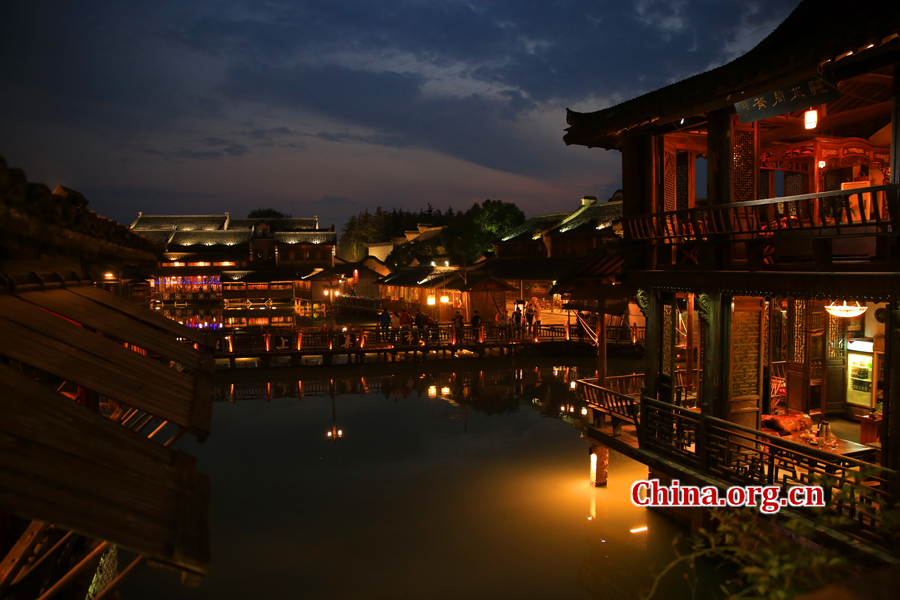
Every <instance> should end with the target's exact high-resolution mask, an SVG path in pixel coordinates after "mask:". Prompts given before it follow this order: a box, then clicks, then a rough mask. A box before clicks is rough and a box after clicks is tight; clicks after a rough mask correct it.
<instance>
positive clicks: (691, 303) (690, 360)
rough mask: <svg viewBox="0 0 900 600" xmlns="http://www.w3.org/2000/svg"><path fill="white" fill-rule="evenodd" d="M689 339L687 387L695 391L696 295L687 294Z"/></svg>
mask: <svg viewBox="0 0 900 600" xmlns="http://www.w3.org/2000/svg"><path fill="white" fill-rule="evenodd" d="M686 304H687V339H686V340H685V344H684V346H685V350H686V351H687V357H685V358H686V360H685V363H684V370H685V381H684V383H685V385H687V389H688V390H692V389H694V294H687V301H686Z"/></svg>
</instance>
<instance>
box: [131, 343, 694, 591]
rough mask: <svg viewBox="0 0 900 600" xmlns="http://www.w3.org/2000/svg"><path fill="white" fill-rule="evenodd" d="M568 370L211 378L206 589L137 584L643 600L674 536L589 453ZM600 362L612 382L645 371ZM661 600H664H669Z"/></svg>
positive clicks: (568, 364) (205, 452) (581, 369)
mask: <svg viewBox="0 0 900 600" xmlns="http://www.w3.org/2000/svg"><path fill="white" fill-rule="evenodd" d="M593 368H594V365H593V362H592V361H591V360H583V359H581V360H580V359H577V358H571V357H560V358H546V357H545V358H529V359H521V358H517V359H512V360H510V359H482V360H454V361H433V362H428V363H412V364H390V365H385V364H381V365H376V364H370V365H366V364H364V365H354V366H344V367H330V368H325V367H314V368H310V367H307V368H293V369H289V368H285V369H265V370H263V369H247V370H241V371H225V372H219V373H217V382H216V383H217V385H216V399H217V402H216V403H215V405H214V410H213V428H212V435H211V436H210V438H209V439H208V440H207V442H206V443H204V444H199V443H196V442H194V441H191V440H188V439H187V438H183V439H182V441H180V442H179V447H180V448H182V449H184V450H186V451H187V452H190V453H191V454H193V455H195V456H196V457H197V460H198V468H199V469H200V470H201V471H203V472H205V473H207V474H209V475H210V477H211V479H212V492H213V496H212V569H211V571H210V573H209V575H208V576H207V577H206V578H205V580H204V582H203V583H202V585H201V586H200V587H199V588H196V589H192V588H188V587H184V586H182V585H181V584H180V581H179V577H178V575H177V574H175V573H170V572H167V571H162V570H159V569H155V568H150V567H145V568H143V569H141V570H140V571H139V572H138V573H137V574H136V575H135V576H134V577H133V578H132V579H131V581H130V583H129V584H128V585H127V586H126V587H125V588H124V589H123V590H122V597H123V598H124V599H126V600H130V599H135V600H137V599H144V598H147V599H151V598H152V599H160V598H167V599H168V598H223V599H224V598H329V599H341V598H348V599H350V598H352V599H354V600H357V599H368V598H379V599H380V598H392V599H393V598H423V599H424V598H448V599H449V598H453V599H456V598H470V599H482V598H484V599H487V598H491V599H496V598H554V599H560V598H585V599H590V598H638V597H639V594H640V591H641V590H646V589H647V588H649V586H650V584H651V582H652V573H653V572H658V571H659V570H660V569H661V568H662V566H664V565H665V564H666V563H667V562H668V561H670V560H671V559H672V558H673V556H674V555H673V551H672V542H673V540H674V539H675V538H676V537H677V536H678V535H680V534H683V533H684V531H683V530H682V529H681V528H680V527H679V526H677V525H676V524H674V523H673V522H672V521H670V520H669V519H668V518H666V517H664V516H661V515H659V514H657V513H655V512H653V511H651V510H647V509H643V508H638V507H635V506H633V505H632V503H631V501H630V499H629V488H630V484H631V482H633V481H634V480H636V479H643V478H645V477H646V475H647V469H646V467H644V466H643V465H640V464H638V463H636V462H634V461H631V460H630V459H627V458H626V457H624V456H622V455H619V454H617V453H615V452H611V453H610V455H611V456H610V468H609V485H608V486H607V487H606V488H594V487H592V486H591V485H590V483H589V475H590V473H589V470H590V460H589V448H590V444H589V443H588V442H586V441H585V440H584V439H583V437H582V429H583V421H582V418H581V408H582V407H581V405H580V404H579V403H578V401H577V399H576V398H575V395H574V392H572V391H571V390H570V381H571V380H573V379H575V378H577V377H579V376H589V375H590V374H592V371H593ZM639 368H640V365H639V364H635V361H634V360H630V361H629V360H621V359H620V360H616V359H613V360H612V361H611V367H610V370H611V371H612V372H611V374H617V373H630V372H632V371H634V370H635V369H639ZM679 595H680V594H676V595H674V596H673V595H671V594H668V595H667V594H663V595H660V596H658V597H660V598H664V597H678V596H679Z"/></svg>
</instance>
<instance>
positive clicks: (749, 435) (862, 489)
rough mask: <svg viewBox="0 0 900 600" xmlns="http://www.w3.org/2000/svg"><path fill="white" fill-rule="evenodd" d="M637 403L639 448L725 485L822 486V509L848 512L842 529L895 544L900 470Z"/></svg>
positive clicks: (691, 413) (686, 412)
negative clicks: (892, 515) (893, 511)
mask: <svg viewBox="0 0 900 600" xmlns="http://www.w3.org/2000/svg"><path fill="white" fill-rule="evenodd" d="M640 405H641V423H642V429H643V435H642V437H641V448H642V449H645V450H648V451H650V452H653V453H654V454H657V455H659V456H663V457H666V458H669V459H671V460H674V461H675V462H677V463H679V464H681V465H684V466H685V467H688V468H691V469H694V470H696V471H698V472H700V473H702V474H704V475H707V476H710V477H713V478H715V479H717V480H718V481H721V482H723V483H726V484H731V485H743V486H747V485H767V486H778V487H780V488H781V489H782V495H783V497H784V495H785V494H786V493H787V490H788V488H791V487H794V486H810V485H813V486H820V487H822V488H823V492H824V494H825V503H826V507H825V508H824V509H819V510H824V512H825V513H826V514H829V515H833V516H838V515H840V516H842V517H845V518H846V519H847V520H848V521H847V524H846V525H843V526H841V527H840V529H841V530H842V531H845V532H846V533H850V534H852V535H854V536H856V537H858V538H860V539H863V540H865V541H867V542H870V543H873V544H876V545H878V546H882V547H885V548H890V547H892V544H895V543H896V539H895V537H894V536H893V535H892V532H891V528H890V527H889V526H888V525H889V523H888V524H886V522H885V521H886V519H885V510H886V509H890V508H891V507H893V506H894V505H895V503H896V500H897V491H898V482H900V479H898V474H897V472H896V471H892V470H889V469H885V468H882V467H878V466H875V465H872V464H869V463H865V462H861V461H859V460H855V459H853V458H848V457H845V456H841V455H838V454H835V453H832V452H828V451H825V450H819V449H817V448H812V447H810V446H806V445H804V444H800V443H796V442H792V441H789V440H786V439H784V438H780V437H778V436H777V435H769V434H766V433H762V432H760V431H756V430H754V429H749V428H747V427H742V426H740V425H737V424H735V423H730V422H728V421H724V420H722V419H717V418H714V417H710V416H707V415H702V414H700V413H699V412H695V411H691V410H688V409H683V408H679V407H677V406H673V405H671V404H667V403H664V402H658V401H656V400H650V399H648V398H642V399H641V400H640ZM797 510H800V511H801V512H808V513H810V514H814V510H815V509H811V508H797ZM889 520H890V519H889V518H888V521H889Z"/></svg>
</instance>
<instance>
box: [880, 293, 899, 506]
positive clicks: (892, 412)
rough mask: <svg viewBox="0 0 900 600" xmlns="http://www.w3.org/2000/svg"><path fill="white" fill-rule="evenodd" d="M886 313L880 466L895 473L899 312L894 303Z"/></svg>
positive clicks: (897, 418)
mask: <svg viewBox="0 0 900 600" xmlns="http://www.w3.org/2000/svg"><path fill="white" fill-rule="evenodd" d="M887 309H888V310H887V321H886V322H885V324H884V360H885V361H886V364H885V370H886V372H885V374H884V375H885V379H887V381H889V383H888V389H887V393H886V394H885V398H884V402H883V404H882V413H881V418H882V437H881V462H882V464H883V465H884V466H886V467H888V468H889V469H897V468H898V467H900V310H898V304H897V302H890V303H888V305H887ZM895 492H900V490H895Z"/></svg>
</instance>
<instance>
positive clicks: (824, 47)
mask: <svg viewBox="0 0 900 600" xmlns="http://www.w3.org/2000/svg"><path fill="white" fill-rule="evenodd" d="M865 6H866V9H865V10H858V9H853V8H851V7H850V6H848V4H847V3H846V2H845V1H843V0H803V2H801V3H800V5H799V6H798V7H797V8H796V9H794V12H792V13H791V15H790V16H789V17H788V18H787V19H785V21H784V22H783V23H782V24H781V25H780V26H779V27H778V28H777V29H775V31H773V32H772V33H771V34H769V36H768V37H767V38H766V39H764V40H763V41H762V42H760V43H759V44H758V45H757V46H756V47H755V48H753V50H751V51H749V52H748V53H747V54H745V55H743V56H741V57H739V58H736V59H735V60H733V61H731V62H730V63H727V64H725V65H723V66H721V67H718V68H716V69H712V70H711V71H707V72H705V73H700V74H699V75H695V76H693V77H690V78H688V79H684V80H682V81H679V82H677V83H673V84H672V85H669V86H666V87H664V88H660V89H658V90H656V91H653V92H650V93H648V94H644V95H643V96H639V97H637V98H633V99H631V100H628V101H627V102H623V103H621V104H617V105H616V106H612V107H610V108H607V109H604V110H599V111H596V112H592V113H579V112H574V111H567V116H566V121H567V122H568V124H569V125H570V127H569V128H568V129H567V131H568V133H567V134H566V135H565V136H564V138H563V139H564V140H565V142H566V144H578V145H582V146H588V147H602V148H615V147H618V145H619V143H620V138H619V134H620V133H621V132H622V131H624V130H628V129H632V128H635V127H639V126H641V125H646V124H650V123H654V124H656V125H662V124H666V123H671V122H674V121H676V120H678V119H682V118H688V117H693V116H695V115H699V114H703V113H707V112H709V111H711V110H715V109H718V108H724V107H727V106H730V105H733V104H734V103H736V102H740V101H741V100H746V99H747V98H750V97H752V96H754V95H756V94H760V93H764V92H768V91H771V90H772V89H775V88H777V87H779V86H781V85H790V84H791V83H795V82H798V81H802V80H803V79H804V78H806V77H812V76H815V75H816V74H817V73H818V72H819V71H820V65H822V63H824V62H825V61H831V62H829V63H827V64H826V65H825V66H826V68H829V67H832V66H833V67H834V68H835V69H840V68H842V67H844V66H846V65H847V64H849V63H852V62H854V61H855V60H858V59H865V58H866V57H867V56H873V55H874V54H876V53H881V52H885V51H892V52H894V53H896V52H897V50H898V49H900V38H897V37H894V38H893V39H890V40H887V38H889V37H891V36H894V35H896V34H897V33H898V32H900V10H897V3H896V0H872V1H871V2H867V3H866V5H865ZM873 15H877V16H876V17H873ZM886 40H887V42H886V43H884V42H885V41H886ZM883 43H884V46H885V47H881V46H882V44H883ZM870 44H872V45H873V47H872V48H868V46H869V45H870ZM848 52H852V53H853V54H854V55H853V56H849V57H846V58H841V57H843V56H844V55H846V54H847V53H848ZM839 58H840V60H837V59H839ZM844 61H846V62H844Z"/></svg>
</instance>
